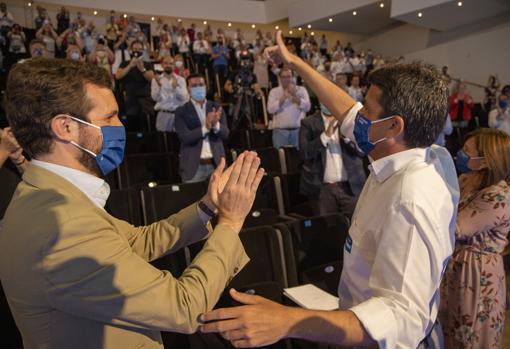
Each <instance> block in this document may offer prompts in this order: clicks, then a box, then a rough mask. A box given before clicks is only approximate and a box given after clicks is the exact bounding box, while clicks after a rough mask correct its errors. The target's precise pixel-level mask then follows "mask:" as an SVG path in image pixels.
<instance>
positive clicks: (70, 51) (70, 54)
mask: <svg viewBox="0 0 510 349" xmlns="http://www.w3.org/2000/svg"><path fill="white" fill-rule="evenodd" d="M66 58H67V59H71V60H73V61H83V60H85V58H84V57H83V56H82V54H81V50H80V48H79V47H78V46H76V45H69V46H67V51H66Z"/></svg>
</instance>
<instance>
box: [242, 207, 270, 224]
mask: <svg viewBox="0 0 510 349" xmlns="http://www.w3.org/2000/svg"><path fill="white" fill-rule="evenodd" d="M276 223H278V212H277V211H275V210H274V209H272V208H259V209H254V210H252V211H251V212H250V213H249V214H248V216H246V220H245V221H244V225H243V228H251V227H258V226H261V225H274V224H276Z"/></svg>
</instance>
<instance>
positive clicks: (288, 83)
mask: <svg viewBox="0 0 510 349" xmlns="http://www.w3.org/2000/svg"><path fill="white" fill-rule="evenodd" d="M310 107H311V105H310V97H309V96H308V92H307V91H306V89H305V88H304V87H303V86H296V85H295V84H294V82H293V75H292V70H290V69H289V68H283V69H282V70H280V86H278V87H275V88H273V89H272V90H271V91H270V92H269V97H268V100H267V111H268V113H270V114H272V120H271V121H272V124H271V128H272V129H273V146H274V147H275V148H280V147H283V146H293V147H296V148H299V127H300V125H301V120H302V119H303V118H304V117H305V115H306V113H307V112H308V111H309V110H310Z"/></svg>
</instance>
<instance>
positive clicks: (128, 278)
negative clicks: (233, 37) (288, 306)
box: [0, 59, 264, 349]
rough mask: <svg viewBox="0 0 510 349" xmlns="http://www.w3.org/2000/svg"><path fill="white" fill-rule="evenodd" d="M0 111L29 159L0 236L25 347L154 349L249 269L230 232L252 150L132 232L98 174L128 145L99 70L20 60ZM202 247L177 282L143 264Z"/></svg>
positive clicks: (253, 180)
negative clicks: (196, 194) (197, 196)
mask: <svg viewBox="0 0 510 349" xmlns="http://www.w3.org/2000/svg"><path fill="white" fill-rule="evenodd" d="M5 108H6V113H7V118H8V120H9V123H10V125H11V126H12V131H13V133H14V134H15V135H16V138H17V140H18V141H19V143H20V145H21V146H22V147H23V149H24V150H25V151H26V152H27V153H28V154H29V155H30V156H31V158H32V160H31V161H30V163H29V164H28V167H27V168H26V170H25V173H24V175H23V180H22V182H21V183H20V184H19V185H18V187H17V189H16V193H15V194H14V198H13V199H12V200H11V202H10V204H9V207H8V209H7V211H6V213H5V216H4V220H3V228H2V233H1V234H0V278H1V280H2V287H3V289H4V292H5V296H6V298H7V301H8V304H9V307H10V309H11V311H12V313H13V315H14V316H13V317H14V318H15V321H16V324H17V326H18V328H19V330H20V332H21V336H22V337H23V347H25V348H76V349H86V348H105V349H117V348H130V347H131V348H132V347H133V346H136V347H143V348H149V349H156V348H158V349H163V341H162V338H161V334H160V331H169V332H180V333H193V332H195V331H196V329H197V327H198V322H197V321H198V316H199V314H201V313H203V312H205V311H208V310H210V309H212V307H213V306H214V304H215V303H216V302H217V301H218V299H219V297H220V295H221V293H222V291H223V289H224V287H225V285H226V284H227V283H228V282H229V280H230V279H231V278H232V277H234V276H235V275H236V274H237V273H238V271H239V270H240V269H242V268H243V267H244V265H245V264H246V263H247V262H248V257H247V256H246V254H245V252H244V249H243V246H242V244H241V241H240V239H239V237H238V233H239V231H240V230H241V227H242V225H243V224H244V219H245V217H246V215H247V214H248V213H249V211H250V209H251V206H252V204H253V200H254V199H255V193H256V191H257V188H258V185H259V183H260V181H261V179H262V177H263V175H264V170H263V169H259V165H260V159H259V158H258V157H257V156H256V154H255V153H253V152H245V153H243V154H241V155H240V156H239V158H238V159H237V160H236V161H235V162H234V164H233V166H231V167H230V168H228V169H225V160H224V159H222V160H221V161H220V162H219V164H218V168H217V170H216V171H215V172H214V173H213V176H212V179H211V181H210V182H209V189H208V190H207V193H206V194H205V195H204V197H203V198H202V199H201V200H200V201H199V202H197V203H193V204H191V205H190V206H188V207H186V208H183V209H182V210H181V211H180V212H178V213H177V214H174V215H172V216H170V217H167V218H164V219H162V220H160V221H157V222H154V223H152V224H151V225H148V226H140V227H135V226H133V225H131V224H129V223H128V222H125V221H123V220H120V219H117V218H115V217H113V216H111V215H110V214H109V213H108V212H107V211H106V210H105V209H104V207H105V203H106V201H107V199H108V196H109V193H110V188H109V186H108V184H107V183H106V182H105V180H104V179H103V178H104V176H105V175H107V174H109V173H111V171H113V170H114V169H115V168H117V167H118V166H119V165H120V163H121V162H122V159H123V157H124V148H125V145H126V133H125V130H124V127H123V126H122V124H121V122H120V120H119V117H118V105H117V103H116V101H115V98H114V96H113V93H112V91H111V84H110V78H109V77H108V74H106V72H105V71H104V69H101V68H99V67H96V66H94V65H92V64H88V63H85V62H77V61H71V60H56V59H38V60H27V61H26V62H24V63H23V64H17V65H16V66H15V67H14V68H13V69H12V70H11V72H10V74H9V77H8V81H7V88H6V93H5ZM216 216H217V218H218V224H217V225H216V226H215V228H214V230H213V229H212V226H211V224H210V219H211V218H213V217H216ZM200 240H204V243H205V246H204V249H203V251H202V252H201V253H200V254H199V255H198V256H197V257H196V258H195V259H194V260H193V262H192V263H191V264H190V265H189V267H188V268H187V269H186V270H185V271H184V272H183V274H182V275H181V276H180V277H179V278H176V277H174V276H173V275H172V274H171V273H170V272H169V271H167V270H158V269H157V268H155V267H154V266H152V265H151V264H150V263H149V262H150V261H153V260H155V259H157V258H159V257H161V256H163V255H166V254H168V253H172V252H173V251H176V250H179V249H182V248H183V247H185V246H187V245H189V244H192V243H194V242H197V241H200Z"/></svg>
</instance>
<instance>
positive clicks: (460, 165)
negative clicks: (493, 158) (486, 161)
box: [455, 149, 483, 173]
mask: <svg viewBox="0 0 510 349" xmlns="http://www.w3.org/2000/svg"><path fill="white" fill-rule="evenodd" d="M471 159H475V160H476V159H483V157H481V156H477V157H470V156H469V155H468V154H466V152H465V151H464V149H460V150H459V151H458V152H457V156H456V157H455V165H456V166H457V170H458V171H459V173H468V172H471V171H472V169H470V168H469V166H468V162H469V160H471Z"/></svg>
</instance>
